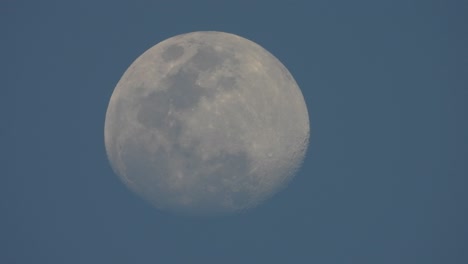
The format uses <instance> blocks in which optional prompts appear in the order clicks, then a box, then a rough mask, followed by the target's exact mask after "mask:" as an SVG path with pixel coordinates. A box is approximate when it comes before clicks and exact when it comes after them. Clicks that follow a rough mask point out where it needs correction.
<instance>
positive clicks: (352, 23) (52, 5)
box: [0, 0, 468, 264]
mask: <svg viewBox="0 0 468 264" xmlns="http://www.w3.org/2000/svg"><path fill="white" fill-rule="evenodd" d="M164 2H165V3H164ZM467 14H468V4H467V2H466V1H450V0H445V1H430V0H425V1H422V0H420V1H411V0H393V1H379V0H372V1H371V0H367V1H364V0H356V1H345V0H318V1H219V0H216V1H201V0H200V1H120V0H115V1H63V0H61V1H58V0H57V1H47V0H44V1H32V0H31V1H21V0H4V1H1V3H0V29H1V32H2V39H1V41H0V58H1V63H0V65H1V69H0V74H1V79H2V81H3V86H2V89H1V94H0V113H1V118H2V124H1V127H0V128H1V129H0V133H1V141H0V142H1V144H0V176H1V183H0V206H1V207H0V263H37V264H43V263H44V264H54V263H57V264H63V263H67V264H74V263H115V264H119V263H137V264H139V263H272V264H273V263H321V264H324V263H325V264H326V263H330V264H334V263H337V264H338V263H379V264H386V263H388V264H395V263H408V264H414V263H424V264H432V263H444V264H445V263H450V264H452V263H454V264H458V263H460V264H462V263H468V224H467V223H468V192H467V191H466V187H467V186H468V161H467V159H468V136H467V135H468V122H467V114H468V49H467V47H468V28H467V25H468V15H467ZM198 30H217V31H226V32H230V33H234V34H237V35H240V36H243V37H245V38H248V39H251V40H253V41H255V42H256V43H258V44H260V45H262V46H263V47H264V48H266V49H267V50H269V51H270V52H272V53H273V54H274V55H275V56H276V57H278V58H279V59H280V60H281V61H282V62H283V63H284V64H285V66H286V67H288V69H289V70H290V72H291V73H292V74H293V76H294V77H295V79H296V81H297V82H298V84H299V86H300V87H301V89H302V92H303V94H304V97H305V100H306V103H307V106H308V109H309V115H310V121H311V139H310V140H311V141H310V146H309V151H308V153H307V156H306V159H305V162H304V166H303V167H302V169H301V170H300V171H299V173H298V175H297V176H296V178H295V179H294V180H293V181H292V182H291V184H290V185H289V187H288V188H287V189H285V190H284V191H283V192H281V193H279V194H278V195H276V196H275V197H274V198H273V199H271V200H269V201H268V202H267V203H265V204H264V205H262V206H260V207H258V208H256V209H254V210H252V211H249V212H248V213H246V214H241V215H235V216H229V217H223V218H214V219H196V218H195V219H194V218H187V217H180V216H173V215H170V214H168V213H164V212H159V211H157V210H156V209H154V208H153V207H151V205H149V204H147V203H146V202H144V201H143V200H141V199H140V198H139V197H137V196H136V195H134V194H133V193H131V192H130V191H129V190H128V189H127V188H126V187H125V186H124V185H123V184H122V183H121V182H120V181H119V179H118V178H117V177H116V176H115V175H114V173H113V172H112V169H111V167H110V165H109V163H108V161H107V157H106V154H105V148H104V141H103V137H104V135H103V133H104V132H103V129H104V118H105V112H106V108H107V104H108V100H109V98H110V96H111V94H112V91H113V89H114V87H115V85H116V84H117V82H118V80H119V78H120V77H121V75H122V73H123V72H124V71H125V70H126V68H127V67H128V66H129V65H130V64H131V63H132V62H133V60H134V59H136V57H138V56H139V55H140V54H141V53H142V52H144V51H145V50H147V49H148V48H150V47H151V46H153V45H155V44H156V43H158V42H160V41H162V40H164V39H166V38H168V37H171V36H174V35H177V34H181V33H186V32H190V31H198Z"/></svg>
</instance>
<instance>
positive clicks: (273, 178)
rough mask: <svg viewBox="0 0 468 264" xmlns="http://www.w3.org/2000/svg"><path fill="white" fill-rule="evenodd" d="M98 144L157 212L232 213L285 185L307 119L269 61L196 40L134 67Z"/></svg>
mask: <svg viewBox="0 0 468 264" xmlns="http://www.w3.org/2000/svg"><path fill="white" fill-rule="evenodd" d="M104 138H105V146H106V151H107V156H108V158H109V161H110V163H111V166H112V168H113V170H114V171H115V173H116V174H117V175H118V176H119V178H120V179H121V180H122V181H123V182H124V183H125V185H127V186H128V188H129V189H131V190H133V191H134V192H135V193H137V194H138V195H140V196H141V197H143V198H144V199H145V200H147V201H149V202H151V203H152V204H153V205H154V206H155V207H156V208H159V209H161V210H167V211H172V212H176V213H184V214H223V213H235V212H240V211H244V210H247V209H249V208H253V207H255V206H257V205H259V204H261V203H262V202H263V201H265V200H266V199H268V198H269V197H271V196H272V195H273V194H275V193H277V192H278V191H279V190H280V189H282V188H283V187H285V186H286V184H287V183H288V182H289V181H290V180H291V178H292V177H293V176H294V174H295V173H296V171H297V170H298V169H299V167H300V166H301V164H302V161H303V159H304V155H305V153H306V150H307V147H308V142H309V116H308V112H307V107H306V104H305V101H304V98H303V96H302V93H301V90H300V89H299V87H298V85H297V83H296V81H295V80H294V78H293V77H292V76H291V74H290V73H289V71H288V70H287V69H286V68H285V67H284V66H283V64H282V63H281V62H280V61H279V60H278V59H277V58H275V57H274V56H273V55H272V54H271V53H269V52H268V51H267V50H265V49H264V48H262V47H261V46H259V45H258V44H256V43H254V42H252V41H250V40H247V39H245V38H242V37H239V36H237V35H233V34H229V33H224V32H214V31H201V32H192V33H188V34H182V35H178V36H175V37H172V38H169V39H167V40H164V41H162V42H160V43H158V44H157V45H155V46H153V47H152V48H150V49H149V50H147V51H146V52H144V53H143V54H142V55H141V56H140V57H138V58H137V59H136V60H135V61H134V62H133V63H132V64H131V65H130V67H129V68H128V69H127V70H126V71H125V73H124V74H123V76H122V77H121V79H120V81H119V82H118V84H117V86H116V87H115V90H114V92H113V94H112V96H111V98H110V102H109V105H108V108H107V113H106V120H105V128H104Z"/></svg>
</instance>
